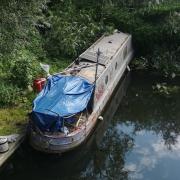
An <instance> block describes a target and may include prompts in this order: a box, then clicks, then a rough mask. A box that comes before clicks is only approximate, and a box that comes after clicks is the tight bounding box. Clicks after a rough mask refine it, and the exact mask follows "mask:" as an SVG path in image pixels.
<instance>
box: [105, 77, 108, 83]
mask: <svg viewBox="0 0 180 180" xmlns="http://www.w3.org/2000/svg"><path fill="white" fill-rule="evenodd" d="M105 83H106V84H107V83H108V76H106V79H105Z"/></svg>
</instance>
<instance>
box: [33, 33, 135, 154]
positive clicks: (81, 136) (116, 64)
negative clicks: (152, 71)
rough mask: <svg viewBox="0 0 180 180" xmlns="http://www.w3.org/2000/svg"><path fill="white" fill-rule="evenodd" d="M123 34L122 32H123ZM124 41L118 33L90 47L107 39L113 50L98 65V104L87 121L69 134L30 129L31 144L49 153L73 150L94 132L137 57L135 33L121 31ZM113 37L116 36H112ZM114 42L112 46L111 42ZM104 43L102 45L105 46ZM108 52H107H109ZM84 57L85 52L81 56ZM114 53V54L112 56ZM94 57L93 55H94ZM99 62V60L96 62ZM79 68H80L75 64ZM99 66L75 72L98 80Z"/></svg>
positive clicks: (71, 66) (94, 46)
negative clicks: (119, 84)
mask: <svg viewBox="0 0 180 180" xmlns="http://www.w3.org/2000/svg"><path fill="white" fill-rule="evenodd" d="M120 34H121V33H120ZM121 36H123V37H121V38H120V42H119V41H118V40H119V39H118V38H117V37H118V35H117V33H116V35H115V36H108V37H103V38H101V39H100V40H98V41H97V42H96V43H95V44H94V45H92V46H91V47H90V49H92V48H94V49H96V47H98V46H100V45H101V46H102V47H103V43H104V42H105V43H107V42H106V41H107V40H108V41H112V42H111V43H109V42H108V45H104V47H103V48H104V49H103V48H102V49H103V52H104V51H105V49H106V48H108V50H109V54H108V58H109V60H108V62H106V66H103V65H99V66H98V79H97V84H96V89H95V95H94V106H93V111H92V113H91V114H90V115H89V116H88V118H87V121H86V123H84V124H82V125H80V126H79V127H78V128H77V129H75V130H74V131H73V132H71V133H69V134H68V135H65V134H64V135H62V134H61V136H57V135H53V134H52V135H45V134H39V133H37V132H35V131H33V130H32V131H31V132H30V143H31V145H32V146H33V147H34V148H35V149H37V150H40V151H44V152H48V153H62V152H66V151H69V150H71V149H73V148H75V147H77V146H79V145H80V144H81V143H82V142H83V141H84V140H85V139H86V138H87V137H88V136H89V135H90V133H91V132H92V129H93V128H94V126H95V124H96V122H97V119H98V117H99V116H100V115H101V113H102V110H103V109H104V107H105V105H106V104H107V102H108V100H109V98H110V97H111V95H112V93H113V91H114V89H115V87H116V86H117V84H118V82H119V80H120V79H121V77H122V75H123V73H124V71H125V70H126V68H127V66H128V64H129V62H130V60H131V59H132V57H133V49H132V40H131V36H130V35H128V34H124V33H122V34H121ZM112 37H113V38H114V39H113V40H112ZM110 45H111V46H110ZM101 46H100V47H99V48H100V50H101ZM85 52H86V51H85ZM106 56H107V54H106ZM80 57H82V56H80ZM111 57H113V58H111ZM90 60H91V59H90ZM85 63H86V64H87V66H88V65H92V64H93V62H91V61H89V62H86V61H85V62H84V61H83V60H82V61H80V63H79V67H80V66H82V65H83V64H85ZM94 64H95V63H94ZM75 66H77V65H75V63H72V64H71V65H70V66H69V67H68V68H67V69H66V70H68V69H70V68H73V67H75ZM75 69H77V68H75ZM95 69H96V68H95V66H90V67H87V68H82V69H80V70H77V71H76V72H75V73H74V75H78V76H82V77H84V78H86V79H88V80H89V81H91V82H94V79H95V78H94V75H95ZM68 74H71V72H69V71H67V75H68Z"/></svg>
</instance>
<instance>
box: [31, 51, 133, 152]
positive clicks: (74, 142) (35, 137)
mask: <svg viewBox="0 0 180 180" xmlns="http://www.w3.org/2000/svg"><path fill="white" fill-rule="evenodd" d="M132 58H133V51H131V52H130V53H129V55H128V56H127V57H126V59H125V60H124V61H123V63H122V64H121V66H120V68H119V70H118V71H117V72H116V74H114V76H113V78H112V80H111V83H109V84H108V87H107V88H106V90H105V91H104V92H103V94H102V96H101V98H100V99H99V101H97V102H96V105H95V108H94V109H93V112H92V113H91V115H90V116H89V118H88V120H87V123H86V124H85V125H84V126H83V127H81V128H79V129H77V130H75V131H74V132H73V133H70V134H68V135H66V136H65V135H64V136H63V137H62V136H55V135H51V136H48V135H44V134H41V133H39V132H36V131H35V130H33V129H31V130H30V132H29V138H30V144H31V146H32V147H33V148H35V149H36V150H38V151H42V152H46V153H55V154H57V153H59V154H61V153H64V152H67V151H70V150H72V149H74V148H76V147H77V146H79V145H80V144H82V143H83V142H84V141H85V140H86V139H87V137H88V136H89V135H90V134H91V132H92V130H93V128H94V127H95V125H96V124H97V121H98V117H99V116H100V115H101V113H102V111H103V109H104V107H105V106H106V104H107V102H108V100H109V99H110V98H111V96H112V94H113V91H114V89H115V88H116V86H117V84H118V82H119V81H120V79H121V77H122V75H123V74H124V72H125V70H126V68H127V66H128V64H129V63H130V60H131V59H132Z"/></svg>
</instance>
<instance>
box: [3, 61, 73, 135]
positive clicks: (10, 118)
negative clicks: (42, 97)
mask: <svg viewBox="0 0 180 180" xmlns="http://www.w3.org/2000/svg"><path fill="white" fill-rule="evenodd" d="M71 62H72V60H70V59H65V58H63V59H62V58H61V59H52V61H50V60H48V61H47V62H45V63H47V64H49V65H50V73H51V74H53V73H57V72H60V71H62V70H63V69H64V68H66V67H67V66H68V65H69V64H70V63H71ZM35 96H36V94H35V93H33V92H32V93H27V94H26V97H25V101H24V102H23V103H22V104H19V105H18V106H16V107H6V108H0V136H1V135H8V134H13V133H21V132H22V131H24V130H25V128H26V125H27V123H28V116H27V113H28V112H30V110H31V104H32V101H33V99H34V97H35Z"/></svg>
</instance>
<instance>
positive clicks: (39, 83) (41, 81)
mask: <svg viewBox="0 0 180 180" xmlns="http://www.w3.org/2000/svg"><path fill="white" fill-rule="evenodd" d="M45 83H46V78H38V79H35V80H34V82H33V87H34V90H36V91H37V92H40V91H41V90H42V89H43V87H44V85H45Z"/></svg>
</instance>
